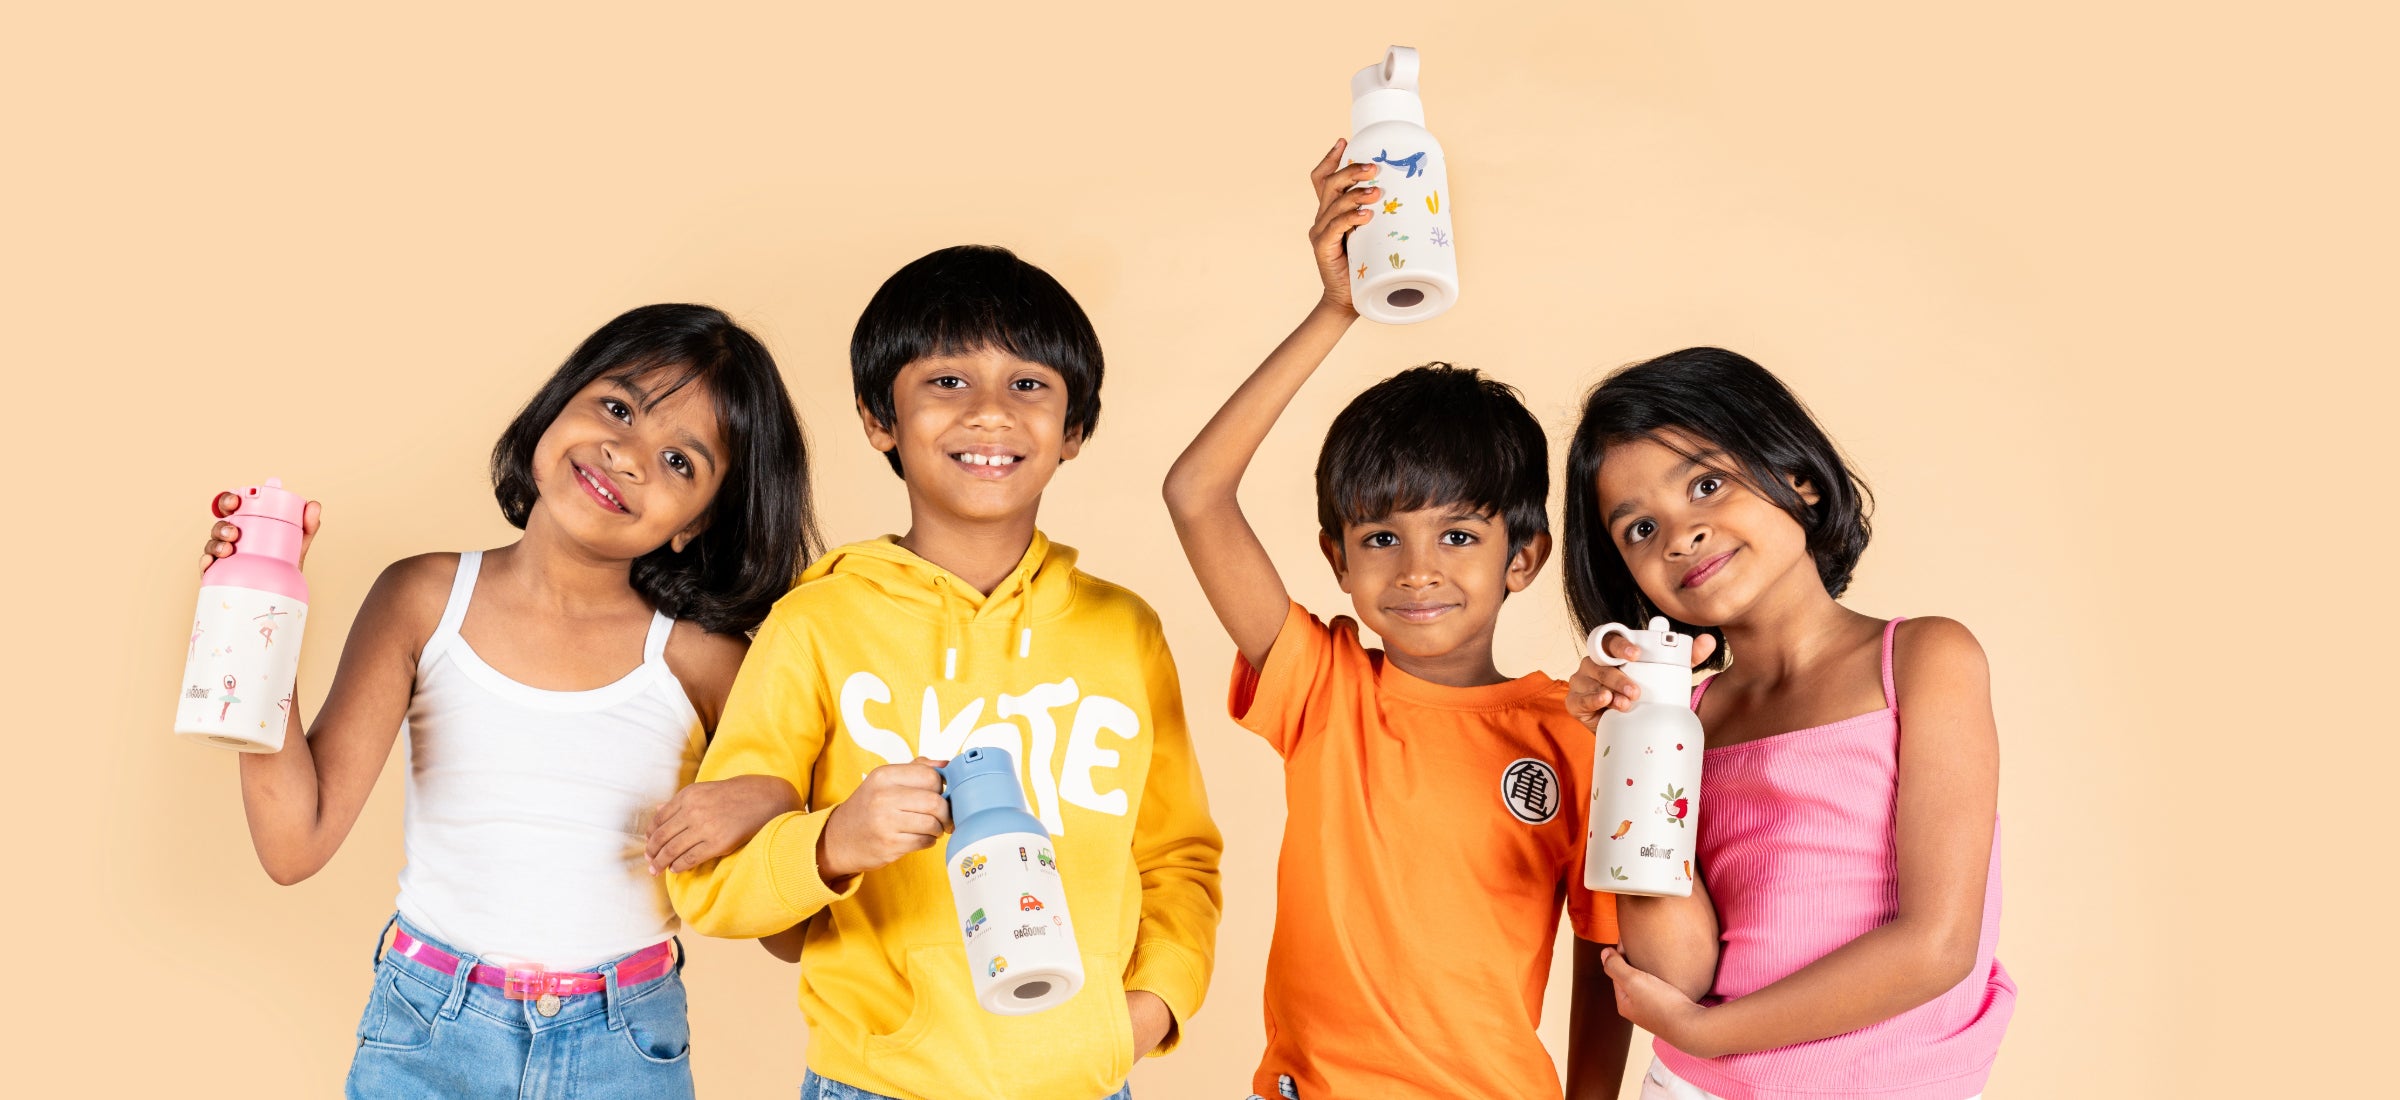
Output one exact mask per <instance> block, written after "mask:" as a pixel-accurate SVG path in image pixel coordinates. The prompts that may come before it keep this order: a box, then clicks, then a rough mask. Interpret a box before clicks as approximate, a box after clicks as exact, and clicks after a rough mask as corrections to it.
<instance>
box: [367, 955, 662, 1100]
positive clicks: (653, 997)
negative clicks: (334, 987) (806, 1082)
mask: <svg viewBox="0 0 2400 1100" xmlns="http://www.w3.org/2000/svg"><path fill="white" fill-rule="evenodd" d="M392 919H393V920H395V921H398V920H399V918H398V917H394V918H392ZM400 926H401V927H402V928H406V929H408V934H409V935H411V936H414V937H416V938H417V939H420V940H424V941H425V942H426V943H427V944H429V945H431V946H434V947H439V948H441V949H442V950H444V951H447V952H449V953H450V954H452V955H455V956H458V958H459V968H458V973H457V974H454V975H453V974H444V973H442V972H441V971H439V970H435V969H433V968H432V967H429V966H426V965H425V964H423V963H419V962H415V961H413V960H410V959H404V958H401V957H399V956H398V955H395V954H390V953H387V952H385V951H383V950H382V947H383V937H382V936H381V935H378V936H377V937H376V938H375V943H376V954H377V956H378V957H377V959H376V960H375V988H374V991H373V992H372V993H371V994H370V995H369V996H368V997H367V1011H366V1014H365V1015H364V1016H363V1017H361V1018H360V1019H359V1022H358V1053H357V1054H355V1055H353V1056H352V1057H351V1060H350V1079H349V1082H348V1083H347V1085H346V1086H345V1087H344V1090H343V1095H345V1096H347V1097H350V1098H351V1100H384V1098H387V1097H388V1098H393V1100H399V1098H407V1100H417V1098H418V1097H443V1098H445V1100H449V1098H462V1100H464V1098H483V1097H490V1098H492V1100H533V1098H540V1100H569V1098H572V1100H634V1098H647V1097H667V1098H678V1097H685V1098H688V1097H690V1096H691V1095H692V1039H691V1034H692V1033H691V1026H690V1024H689V1023H688V1022H687V1021H686V1020H685V1019H684V1000H683V960H682V952H681V951H680V950H678V952H677V958H676V961H675V969H674V970H673V971H672V972H670V973H669V974H667V976H666V977H663V978H656V979H652V980H650V981H647V982H643V983H642V984H640V985H636V986H630V987H627V988H623V989H619V988H618V987H617V969H616V968H617V960H614V959H612V960H610V961H608V962H606V963H602V964H601V965H600V966H598V967H595V968H594V970H595V971H596V972H597V973H600V974H603V975H606V976H607V978H608V988H607V989H605V990H604V991H602V992H599V993H579V994H576V995H575V996H572V997H562V998H560V999H559V1008H558V1015H556V1016H544V1015H542V1014H541V1013H540V1012H538V1011H536V1010H535V1008H534V1002H532V1001H512V1000H509V999H508V996H507V995H506V994H505V993H502V992H501V991H500V990H499V989H498V988H497V987H494V986H488V985H477V984H475V983H473V982H469V981H468V980H467V974H468V973H469V971H470V970H471V969H472V968H473V965H474V963H475V960H474V959H473V958H472V957H470V956H468V955H467V954H466V953H465V952H463V951H459V950H457V949H455V948H452V947H450V946H449V945H447V944H444V943H440V942H437V941H435V940H434V939H432V938H431V937H429V936H426V935H425V934H424V933H422V932H419V931H418V930H417V929H415V928H411V927H409V926H408V924H407V922H405V921H402V922H401V925H400ZM384 927H385V930H386V931H389V930H390V927H391V926H390V924H388V923H387V924H386V925H385V926H384Z"/></svg>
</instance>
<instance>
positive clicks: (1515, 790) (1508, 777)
mask: <svg viewBox="0 0 2400 1100" xmlns="http://www.w3.org/2000/svg"><path fill="white" fill-rule="evenodd" d="M1500 801H1501V802H1502V803H1504V804H1506V805H1507V806H1508V812H1509V813H1510V814H1511V815H1513V816H1515V817H1516V819H1517V820H1519V821H1522V822H1524V823H1526V824H1527V825H1540V824H1542V823H1543V822H1546V821H1548V820H1550V819H1551V818H1554V817H1557V816H1558V804H1559V802H1560V801H1561V799H1560V798H1559V791H1558V773H1557V772H1555V771H1552V770H1551V769H1550V765H1548V764H1545V763H1542V762H1541V761H1539V760H1536V759H1534V758H1532V757H1530V756H1522V757H1518V758H1517V759H1516V760H1515V761H1513V762H1511V763H1510V764H1509V765H1508V770H1506V771H1503V772H1501V773H1500Z"/></svg>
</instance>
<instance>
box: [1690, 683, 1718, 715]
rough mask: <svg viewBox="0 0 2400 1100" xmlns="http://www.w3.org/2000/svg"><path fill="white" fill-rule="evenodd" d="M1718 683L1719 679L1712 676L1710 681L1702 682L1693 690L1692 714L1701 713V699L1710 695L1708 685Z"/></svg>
mask: <svg viewBox="0 0 2400 1100" xmlns="http://www.w3.org/2000/svg"><path fill="white" fill-rule="evenodd" d="M1716 682H1717V678H1716V677H1714V676H1711V677H1709V678H1708V679H1705V680H1702V681H1700V683H1699V685H1698V686H1696V687H1694V688H1693V689H1692V713H1694V714H1698V713H1700V697H1701V696H1703V695H1706V694H1708V685H1710V684H1713V683H1716Z"/></svg>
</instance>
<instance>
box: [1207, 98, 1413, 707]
mask: <svg viewBox="0 0 2400 1100" xmlns="http://www.w3.org/2000/svg"><path fill="white" fill-rule="evenodd" d="M1347 144H1348V143H1347V142H1336V143H1334V146H1333V148H1332V150H1331V151H1329V152H1327V153H1326V154H1325V159H1324V160H1322V161H1319V162H1318V163H1317V166H1316V168H1314V169H1313V170H1311V171H1310V172H1309V182H1310V183H1311V184H1313V185H1314V186H1315V188H1316V192H1317V218H1316V221H1315V223H1314V224H1312V225H1311V226H1310V227H1309V233H1308V239H1309V244H1310V245H1311V246H1312V247H1313V248H1314V249H1315V252H1316V257H1317V277H1318V280H1319V281H1320V282H1322V283H1323V284H1324V288H1325V293H1324V296H1323V297H1322V298H1320V299H1318V301H1317V305H1316V308H1314V309H1311V310H1309V313H1308V317H1307V318H1306V319H1305V320H1302V321H1301V322H1300V327H1298V328H1296V329H1293V330H1292V334H1291V335H1290V336H1287V337H1285V338H1284V340H1283V343H1281V344H1279V345H1277V346H1276V348H1275V350H1274V351H1273V352H1272V353H1270V354H1269V355H1268V356H1267V358H1266V361H1265V362H1263V363H1260V364H1259V365H1258V369H1257V370H1255V371H1252V372H1251V374H1250V378H1249V380H1247V381H1245V382H1243V383H1242V385H1241V388H1240V389H1237V390H1235V391H1234V392H1233V396H1232V397H1231V398H1229V399H1227V400H1226V402H1225V407H1224V408H1221V409H1218V410H1217V415H1216V416H1214V417H1212V418H1210V419H1209V422H1208V426H1207V427H1205V428H1202V429H1200V435H1199V436H1198V437H1197V438H1195V439H1193V440H1192V445H1191V446H1189V447H1187V448H1185V449H1184V452H1183V457H1181V458H1178V459H1176V460H1175V466H1174V468H1173V469H1170V470H1168V471H1167V483H1166V498H1167V512H1168V514H1170V515H1172V516H1173V517H1174V519H1175V535H1176V537H1177V538H1179V539H1181V540H1182V541H1183V554H1184V556H1185V557H1186V558H1189V559H1190V560H1191V563H1192V572H1193V574H1194V575H1196V576H1197V577H1199V578H1200V590H1201V591H1202V592H1205V593H1207V595H1208V604H1209V606H1210V607H1212V608H1214V609H1215V610H1216V613H1217V621H1219V622H1221V623H1224V624H1225V632H1226V633H1227V634H1229V635H1231V636H1232V637H1233V644H1234V645H1235V646H1236V647H1237V648H1239V649H1240V650H1241V651H1242V657H1243V659H1245V660H1247V661H1249V662H1250V664H1251V667H1253V668H1264V667H1266V663H1267V650H1268V649H1270V648H1271V647H1273V645H1274V644H1275V635H1276V633H1277V632H1278V631H1279V630H1281V629H1282V627H1283V620H1284V615H1285V614H1286V613H1287V612H1288V611H1289V610H1290V609H1291V596H1290V595H1289V594H1288V593H1286V592H1285V590H1284V587H1283V578H1282V577H1281V576H1278V575H1277V574H1276V572H1275V563H1274V561H1273V560H1272V559H1270V558H1269V557H1268V556H1267V548H1266V547H1265V546H1264V545H1262V544H1260V542H1259V541H1258V534H1257V532H1255V531H1253V530H1251V529H1250V521H1249V520H1248V519H1247V518H1245V517H1244V516H1243V515H1242V506H1241V502H1240V501H1239V500H1238V499H1236V494H1237V492H1238V491H1239V490H1240V488H1241V485H1242V473H1243V471H1245V470H1247V469H1249V466H1250V460H1251V458H1252V457H1253V456H1255V455H1257V454H1258V445H1259V444H1260V443H1262V442H1264V441H1265V440H1266V438H1267V432H1268V430H1270V429H1272V428H1273V427H1274V426H1275V419H1276V417H1279V416H1281V415H1283V410H1284V406H1286V405H1289V404H1291V400H1292V395H1294V394H1296V393H1298V392H1300V387H1301V385H1302V384H1303V383H1305V382H1307V381H1308V376H1309V375H1310V374H1311V373H1314V372H1315V371H1316V369H1317V365H1318V364H1320V363H1323V362H1324V361H1325V356H1326V355H1327V354H1328V353H1330V352H1332V351H1333V346H1334V345H1335V344H1336V343H1339V342H1340V341H1341V338H1342V333H1344V332H1346V331H1348V330H1349V328H1350V323H1351V322H1352V321H1355V320H1357V319H1358V312H1357V311H1356V310H1355V309H1353V308H1352V307H1351V305H1350V268H1349V264H1350V260H1349V256H1348V254H1347V253H1346V252H1344V251H1343V240H1344V239H1345V238H1346V237H1348V236H1349V234H1350V231H1351V230H1352V229H1354V228H1356V227H1358V226H1360V225H1364V224H1366V222H1367V220H1368V219H1369V218H1370V217H1371V216H1372V212H1371V211H1370V210H1369V209H1368V208H1367V207H1366V206H1364V205H1361V204H1362V203H1364V202H1366V201H1367V200H1369V199H1372V198H1374V197H1375V196H1376V195H1377V194H1378V193H1379V192H1380V189H1379V188H1375V187H1361V188H1359V189H1357V190H1352V189H1351V188H1352V187H1353V185H1356V184H1359V183H1362V182H1364V181H1365V180H1367V179H1369V178H1371V177H1373V176H1374V175H1375V173H1376V171H1377V170H1378V169H1377V168H1376V166H1375V165H1373V164H1357V165H1352V166H1350V167H1347V168H1345V167H1342V166H1341V165H1342V150H1343V148H1344V147H1345V146H1346V145H1347Z"/></svg>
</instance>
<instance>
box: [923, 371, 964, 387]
mask: <svg viewBox="0 0 2400 1100" xmlns="http://www.w3.org/2000/svg"><path fill="white" fill-rule="evenodd" d="M932 381H933V385H934V386H936V387H937V388H940V389H945V390H957V389H965V388H966V385H967V380H966V379H964V378H960V377H959V376H957V375H955V374H945V375H943V376H941V377H939V378H936V379H933V380H932Z"/></svg>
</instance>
